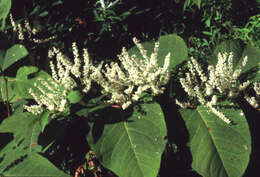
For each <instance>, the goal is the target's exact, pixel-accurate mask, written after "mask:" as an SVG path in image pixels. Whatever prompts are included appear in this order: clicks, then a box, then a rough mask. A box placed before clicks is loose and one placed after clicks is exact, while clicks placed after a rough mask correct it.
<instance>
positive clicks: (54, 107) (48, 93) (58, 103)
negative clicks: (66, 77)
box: [24, 78, 67, 115]
mask: <svg viewBox="0 0 260 177" xmlns="http://www.w3.org/2000/svg"><path fill="white" fill-rule="evenodd" d="M39 81H40V84H36V83H35V84H34V86H35V88H37V91H36V90H33V89H32V88H31V89H29V93H30V94H31V95H32V96H33V98H34V100H35V101H36V103H37V104H38V105H31V106H26V105H25V106H24V109H26V110H27V111H28V112H31V113H33V114H36V115H38V114H41V113H42V112H43V111H44V107H46V109H48V110H50V111H55V112H64V111H65V106H66V104H67V99H66V92H67V90H66V89H64V88H62V86H61V85H59V83H57V82H56V81H55V80H54V79H52V78H49V79H48V80H47V81H48V82H47V81H46V80H43V79H41V80H39ZM62 90H63V91H62Z"/></svg>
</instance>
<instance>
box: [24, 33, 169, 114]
mask: <svg viewBox="0 0 260 177" xmlns="http://www.w3.org/2000/svg"><path fill="white" fill-rule="evenodd" d="M134 42H135V44H136V45H137V47H138V48H139V50H140V52H141V54H142V57H143V59H138V58H137V57H136V56H134V55H133V56H129V54H128V53H127V51H126V49H125V48H123V49H122V53H121V54H120V55H119V56H118V57H119V60H120V61H121V63H122V66H123V67H124V69H121V68H120V66H119V65H118V64H117V63H114V62H112V63H110V64H107V65H105V69H102V66H103V62H102V63H100V64H99V66H97V67H95V66H93V64H92V63H91V61H90V59H89V55H88V52H87V50H86V49H83V62H84V65H83V67H82V68H81V64H82V62H81V61H82V59H80V57H79V52H78V48H77V45H76V43H73V44H72V49H73V55H74V64H73V63H72V62H71V61H70V60H69V58H67V57H66V56H65V55H63V54H62V52H60V51H59V50H58V49H56V48H52V49H51V50H49V58H52V57H53V56H54V55H56V60H57V67H55V66H54V64H53V62H52V61H51V62H50V68H51V71H52V78H51V79H50V80H48V82H46V81H44V80H41V84H36V85H35V87H36V88H37V89H38V90H39V91H40V93H41V94H37V93H36V92H34V91H33V90H32V89H30V91H29V92H30V94H31V95H32V96H33V97H34V99H35V100H36V102H37V103H38V105H33V106H25V109H26V110H27V111H29V112H32V113H34V114H40V113H41V112H43V106H45V107H46V108H47V109H49V110H51V111H53V110H54V111H57V112H62V111H64V109H65V106H66V104H67V99H66V96H67V94H68V93H69V91H70V90H72V89H73V88H75V87H76V86H77V84H76V82H75V80H74V79H73V77H72V75H73V76H74V77H75V78H77V79H78V80H79V81H80V82H81V85H82V86H83V92H85V93H87V92H88V91H89V90H90V87H91V82H92V80H93V81H95V82H97V83H98V84H99V85H101V87H103V92H104V94H106V95H107V96H109V97H110V100H108V101H107V102H108V103H109V104H113V103H116V104H119V105H120V106H122V109H126V108H127V107H129V105H131V104H132V103H133V102H134V101H138V100H139V99H140V97H141V96H142V93H143V92H145V91H151V92H152V93H153V94H154V95H158V94H160V93H163V91H164V87H163V85H165V84H166V83H167V82H168V80H169V72H168V67H169V64H170V54H168V55H167V56H166V57H165V63H164V66H163V67H159V66H158V65H157V55H158V50H159V43H158V42H157V43H156V44H155V47H154V52H153V53H152V54H151V56H150V57H148V56H147V51H146V50H144V49H143V47H142V45H141V44H140V43H139V41H138V40H137V39H136V38H134ZM56 70H57V71H56ZM48 83H49V84H48Z"/></svg>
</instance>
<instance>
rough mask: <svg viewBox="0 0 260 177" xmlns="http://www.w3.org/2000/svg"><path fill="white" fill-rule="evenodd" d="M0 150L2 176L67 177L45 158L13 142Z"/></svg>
mask: <svg viewBox="0 0 260 177" xmlns="http://www.w3.org/2000/svg"><path fill="white" fill-rule="evenodd" d="M1 137H2V136H1ZM0 150H1V151H0V159H1V161H0V174H1V175H3V176H53V177H69V175H67V174H65V173H64V172H63V171H61V170H59V169H57V168H56V167H55V166H54V165H53V164H52V163H51V162H49V161H48V160H47V159H46V158H44V157H42V156H41V155H39V154H38V153H36V152H31V151H28V150H27V149H25V148H24V147H23V146H21V145H16V143H15V142H14V141H11V142H9V143H8V144H7V145H6V146H5V147H4V148H2V149H0Z"/></svg>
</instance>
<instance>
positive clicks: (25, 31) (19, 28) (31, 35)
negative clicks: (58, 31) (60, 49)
mask: <svg viewBox="0 0 260 177" xmlns="http://www.w3.org/2000/svg"><path fill="white" fill-rule="evenodd" d="M9 17H10V22H11V25H12V29H13V32H14V33H16V32H17V33H18V39H19V40H20V41H24V40H25V39H27V38H26V37H25V35H27V36H28V40H29V41H31V42H33V43H36V44H41V43H45V42H48V41H50V40H52V39H55V38H56V37H57V36H55V35H54V36H50V37H48V38H44V39H40V38H37V37H35V36H36V34H37V33H38V30H37V29H36V28H31V26H30V24H29V22H28V21H27V20H24V24H23V25H22V24H21V23H18V24H16V23H15V21H14V19H13V16H12V14H10V15H9Z"/></svg>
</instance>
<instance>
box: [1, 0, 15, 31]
mask: <svg viewBox="0 0 260 177" xmlns="http://www.w3.org/2000/svg"><path fill="white" fill-rule="evenodd" d="M11 2H12V1H11V0H1V1H0V30H3V29H4V28H5V19H6V18H7V15H8V13H9V11H10V9H11Z"/></svg>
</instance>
